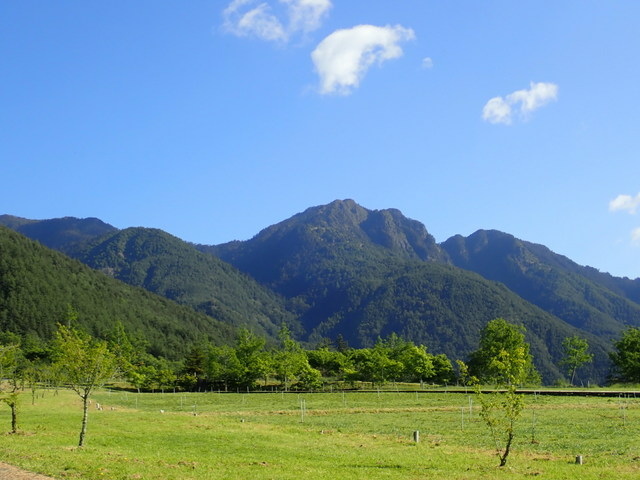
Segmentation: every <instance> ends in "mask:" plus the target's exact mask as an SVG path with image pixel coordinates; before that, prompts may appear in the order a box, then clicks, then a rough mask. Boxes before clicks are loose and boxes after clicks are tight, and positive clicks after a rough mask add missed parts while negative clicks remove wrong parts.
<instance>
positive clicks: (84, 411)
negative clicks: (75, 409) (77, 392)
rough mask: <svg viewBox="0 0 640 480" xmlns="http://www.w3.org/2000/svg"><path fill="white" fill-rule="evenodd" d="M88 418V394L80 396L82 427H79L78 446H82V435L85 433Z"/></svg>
mask: <svg viewBox="0 0 640 480" xmlns="http://www.w3.org/2000/svg"><path fill="white" fill-rule="evenodd" d="M88 419H89V395H83V396H82V428H81V429H80V441H79V442H78V446H79V447H82V446H84V437H85V435H86V434H87V420H88Z"/></svg>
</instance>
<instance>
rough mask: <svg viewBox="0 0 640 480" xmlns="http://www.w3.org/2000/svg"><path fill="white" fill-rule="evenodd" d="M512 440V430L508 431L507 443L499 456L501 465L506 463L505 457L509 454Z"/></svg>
mask: <svg viewBox="0 0 640 480" xmlns="http://www.w3.org/2000/svg"><path fill="white" fill-rule="evenodd" d="M512 428H513V427H512ZM512 441H513V431H510V432H509V435H508V437H507V445H506V447H505V448H504V453H503V454H502V456H501V457H500V466H501V467H504V466H505V465H506V464H507V457H508V456H509V451H510V450H511V442H512Z"/></svg>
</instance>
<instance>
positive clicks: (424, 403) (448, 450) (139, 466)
mask: <svg viewBox="0 0 640 480" xmlns="http://www.w3.org/2000/svg"><path fill="white" fill-rule="evenodd" d="M22 400H23V404H22V408H21V425H20V426H21V430H22V433H20V434H17V435H9V434H6V435H3V437H2V439H1V441H0V460H1V461H5V462H7V463H11V464H14V465H18V466H21V467H24V468H26V469H28V470H32V471H36V472H39V473H43V474H46V475H50V476H53V477H55V478H60V479H63V478H65V479H66V478H79V479H113V480H116V479H176V480H177V479H180V480H184V479H298V480H299V479H300V478H304V479H307V480H310V479H324V478H326V479H332V480H333V479H362V478H366V479H378V478H380V479H405V480H406V479H465V480H468V479H503V478H504V479H507V478H508V479H514V478H516V479H518V478H522V479H524V478H530V477H539V478H547V479H553V480H558V479H576V478H580V479H581V480H588V479H594V480H595V479H598V480H602V479H637V478H640V398H637V399H636V398H634V397H631V398H585V397H548V396H527V398H526V404H527V405H526V409H525V411H524V413H523V416H522V417H521V419H520V421H519V424H518V429H517V439H516V442H515V445H514V450H513V452H512V454H511V456H510V457H509V462H508V464H507V466H506V467H503V468H499V467H498V466H497V465H498V458H497V456H496V453H495V444H494V443H493V440H492V438H491V436H490V435H489V434H488V430H487V428H486V426H485V425H484V424H483V423H482V420H481V419H480V418H479V415H478V412H479V407H478V405H477V404H478V402H477V399H476V398H475V397H474V396H473V395H466V394H451V393H448V394H447V393H397V392H383V393H356V392H347V393H342V392H337V393H318V394H292V393H290V394H279V393H268V394H218V393H206V394H205V393H201V394H194V393H187V394H185V393H175V394H174V393H166V394H160V393H158V394H134V393H124V392H108V391H103V392H99V393H97V394H96V395H95V396H94V397H93V405H92V409H91V411H90V416H89V427H88V434H87V443H86V446H85V447H84V448H82V449H78V448H76V447H75V445H76V444H77V440H78V434H79V430H80V421H81V406H80V401H79V398H78V397H77V396H75V394H73V393H71V392H68V391H60V393H59V394H58V395H54V393H53V392H51V391H47V392H46V394H45V395H44V397H42V396H39V397H38V398H37V400H36V404H35V405H31V397H30V395H28V394H25V395H24V397H23V399H22ZM96 402H99V403H100V404H101V405H102V408H103V409H102V410H97V409H96V405H95V403H96ZM161 411H163V412H161ZM9 427H10V417H9V409H8V408H6V407H5V408H3V409H2V410H0V430H9ZM414 431H419V432H420V442H419V443H416V442H414V441H413V432H414ZM577 455H582V456H583V459H584V464H583V465H577V464H576V463H575V458H576V456H577Z"/></svg>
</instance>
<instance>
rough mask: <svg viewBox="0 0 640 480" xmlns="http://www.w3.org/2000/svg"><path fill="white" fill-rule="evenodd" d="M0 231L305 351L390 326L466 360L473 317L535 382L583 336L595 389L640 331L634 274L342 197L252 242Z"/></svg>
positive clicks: (99, 226)
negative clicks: (522, 361) (501, 338)
mask: <svg viewBox="0 0 640 480" xmlns="http://www.w3.org/2000/svg"><path fill="white" fill-rule="evenodd" d="M0 225H4V226H5V227H8V228H10V229H13V230H15V231H17V232H19V233H21V234H23V235H25V236H27V237H30V238H31V239H33V240H37V241H38V242H40V243H41V244H42V245H44V246H46V247H49V248H52V249H56V250H59V251H60V252H62V253H64V254H65V255H66V256H68V257H72V258H73V259H76V260H79V261H80V262H82V263H84V264H86V265H87V266H89V267H91V268H92V269H94V270H97V271H98V272H102V274H105V275H106V276H108V277H113V278H114V279H117V280H120V281H122V282H125V283H127V284H129V285H132V286H135V287H142V288H144V289H146V290H148V291H150V292H153V293H154V294H158V295H161V296H163V297H165V298H168V299H170V300H172V301H174V302H177V303H180V304H182V305H183V306H186V307H190V308H191V309H193V310H195V311H196V312H200V313H203V314H206V315H208V316H209V317H211V318H214V319H216V320H219V321H220V322H222V324H224V325H227V326H229V327H232V328H233V327H237V326H241V325H242V326H246V327H249V328H251V329H252V330H254V331H256V332H257V333H260V334H262V335H265V336H266V337H267V338H271V339H273V338H275V336H276V332H277V330H278V328H279V327H280V325H281V324H282V323H286V324H287V325H288V326H289V328H290V329H291V331H292V332H293V333H294V334H295V336H296V337H297V338H298V339H299V340H301V341H303V342H306V343H307V344H309V345H315V344H318V343H322V342H327V341H331V340H335V339H336V338H338V337H341V338H342V339H344V340H346V341H347V342H349V344H350V345H351V346H354V347H363V346H371V345H373V344H374V343H375V342H376V340H377V339H378V338H379V337H384V336H387V335H389V334H390V333H397V334H398V335H401V336H402V337H404V338H406V339H408V340H411V341H414V342H415V343H421V344H424V345H426V346H427V347H428V348H429V350H430V351H431V352H432V353H435V354H437V353H445V354H447V356H449V358H451V359H457V358H460V359H465V358H466V357H467V356H468V354H469V353H470V352H471V351H473V350H475V349H476V348H477V344H478V338H479V333H480V330H481V329H482V328H483V327H484V325H485V324H486V323H487V322H488V321H489V320H492V319H494V318H497V317H503V318H505V319H507V320H508V321H511V322H513V323H517V324H521V325H523V326H524V327H525V328H526V330H527V333H526V335H527V340H528V341H529V342H530V344H531V351H532V353H533V355H534V359H535V362H536V366H537V368H538V370H539V371H540V373H541V374H542V376H543V379H544V381H545V383H553V382H555V381H557V380H558V379H561V378H563V373H564V372H563V370H562V368H561V367H560V365H561V363H560V360H561V358H562V346H561V344H562V341H563V340H564V338H566V337H567V336H572V335H578V336H581V337H583V338H586V339H587V340H588V342H589V344H590V349H591V352H592V353H594V361H593V363H591V364H589V365H588V366H585V367H583V369H582V370H581V372H580V375H581V378H582V379H583V381H592V382H597V383H600V382H602V381H604V379H605V378H606V375H607V373H608V368H609V361H608V352H609V351H610V350H611V348H612V347H611V345H612V341H613V340H614V339H616V338H617V337H618V336H619V335H620V333H621V332H622V331H623V330H624V329H625V328H627V327H629V326H640V279H635V280H633V279H628V278H619V277H614V276H611V275H609V274H607V273H602V272H599V271H598V270H596V269H593V268H590V267H585V266H581V265H578V264H576V263H575V262H573V261H571V260H570V259H568V258H566V257H564V256H561V255H558V254H556V253H554V252H552V251H551V250H549V249H548V248H546V247H544V246H542V245H538V244H534V243H530V242H526V241H524V240H520V239H517V238H515V237H513V236H512V235H509V234H507V233H503V232H498V231H495V230H480V231H478V232H475V233H474V234H472V235H470V236H468V237H463V236H460V235H457V236H454V237H452V238H449V239H448V240H446V241H444V242H442V243H437V242H436V241H435V239H434V238H433V236H432V235H430V234H429V232H428V231H427V229H426V227H425V226H424V225H423V224H422V223H420V222H418V221H416V220H412V219H409V218H407V217H405V216H404V215H403V214H402V213H401V212H400V211H398V210H395V209H385V210H369V209H366V208H364V207H362V206H360V205H358V204H357V203H356V202H354V201H353V200H336V201H334V202H331V203H330V204H327V205H322V206H315V207H311V208H308V209H307V210H305V211H304V212H301V213H299V214H297V215H294V216H293V217H291V218H289V219H287V220H284V221H282V222H280V223H278V224H276V225H272V226H269V227H267V228H265V229H264V230H262V231H261V232H259V233H257V234H256V235H255V236H254V237H253V238H251V239H250V240H247V241H233V242H229V243H225V244H221V245H194V244H191V243H188V242H184V241H182V240H180V239H178V238H176V237H174V236H172V235H170V234H168V233H166V232H163V231H161V230H157V229H151V228H127V229H123V230H119V229H116V228H115V227H113V226H111V225H108V224H106V223H104V222H102V221H100V220H98V219H95V218H88V219H76V218H60V219H49V220H29V219H22V218H18V217H14V216H10V215H2V216H0ZM0 328H3V326H0Z"/></svg>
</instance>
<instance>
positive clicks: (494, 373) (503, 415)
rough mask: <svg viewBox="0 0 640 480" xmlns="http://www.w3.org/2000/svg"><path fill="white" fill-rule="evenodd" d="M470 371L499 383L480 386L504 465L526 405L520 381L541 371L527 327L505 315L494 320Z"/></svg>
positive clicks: (485, 416)
mask: <svg viewBox="0 0 640 480" xmlns="http://www.w3.org/2000/svg"><path fill="white" fill-rule="evenodd" d="M471 359H472V364H471V365H472V368H470V373H472V374H474V375H475V376H477V377H479V378H480V379H484V380H485V381H491V382H492V383H495V385H496V387H497V389H498V390H497V391H496V392H495V393H489V394H485V393H482V392H481V390H480V387H479V386H477V387H476V393H477V396H478V398H479V400H480V405H481V407H482V410H481V411H480V416H481V417H482V419H483V420H484V421H485V423H486V424H487V426H488V427H489V430H490V432H491V435H492V437H493V439H494V441H495V443H496V451H497V453H498V457H499V458H500V466H501V467H503V466H505V465H506V464H507V457H508V456H509V453H510V452H511V445H512V443H513V439H514V436H515V425H516V422H517V420H518V418H519V417H520V414H521V413H522V409H523V407H524V397H523V395H522V394H518V393H517V392H516V388H517V386H518V385H520V384H522V383H525V382H526V381H530V379H531V378H533V377H535V375H536V374H537V372H535V369H534V367H533V360H532V357H531V354H530V353H529V345H528V344H527V343H526V342H525V340H524V329H523V328H519V327H517V326H516V325H513V324H510V323H508V322H507V321H506V320H504V319H502V318H497V319H495V320H492V321H490V322H489V323H488V324H487V325H486V326H485V328H484V329H483V330H482V332H481V335H480V348H479V349H478V350H477V351H475V352H474V353H472V355H471Z"/></svg>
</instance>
